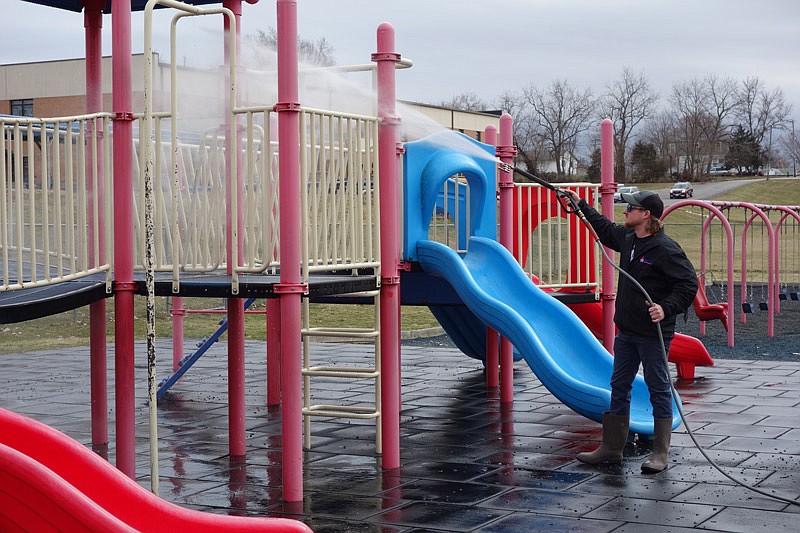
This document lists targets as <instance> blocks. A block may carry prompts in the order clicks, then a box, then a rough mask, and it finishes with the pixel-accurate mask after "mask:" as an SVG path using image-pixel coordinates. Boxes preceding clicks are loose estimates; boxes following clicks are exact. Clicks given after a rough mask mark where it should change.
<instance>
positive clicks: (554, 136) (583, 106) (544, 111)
mask: <svg viewBox="0 0 800 533" xmlns="http://www.w3.org/2000/svg"><path fill="white" fill-rule="evenodd" d="M523 94H524V95H525V100H526V102H527V104H528V105H530V107H531V110H532V114H533V118H535V121H536V123H537V125H538V128H539V130H540V131H541V134H542V136H543V138H544V141H545V145H546V146H547V147H548V149H549V150H550V152H551V154H552V156H553V159H555V163H556V174H557V176H558V177H559V178H563V177H564V175H565V172H564V157H565V156H566V155H567V153H568V152H574V150H575V146H576V145H577V141H578V136H579V135H580V134H581V133H583V132H584V131H586V130H587V129H589V126H590V119H591V117H592V115H593V114H594V110H595V106H596V104H595V99H594V97H593V96H592V90H591V89H588V88H587V89H583V90H579V89H576V88H574V87H572V86H570V85H569V83H568V82H567V80H558V81H555V82H553V83H552V84H551V85H550V87H549V88H548V89H546V90H540V89H538V88H536V87H534V86H530V87H528V88H526V89H523Z"/></svg>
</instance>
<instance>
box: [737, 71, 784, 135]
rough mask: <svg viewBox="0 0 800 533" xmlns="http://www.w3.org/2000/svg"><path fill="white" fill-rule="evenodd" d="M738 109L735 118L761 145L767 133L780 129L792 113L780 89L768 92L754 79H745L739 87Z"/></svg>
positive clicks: (761, 83)
mask: <svg viewBox="0 0 800 533" xmlns="http://www.w3.org/2000/svg"><path fill="white" fill-rule="evenodd" d="M739 102H740V108H739V112H738V113H737V116H736V118H737V119H738V121H739V123H740V124H741V125H742V127H743V128H744V129H745V131H747V132H749V133H751V134H752V135H753V136H754V137H755V138H756V140H757V141H758V143H759V144H763V142H764V137H765V136H766V134H767V132H769V131H770V130H771V129H773V128H781V127H782V126H784V125H785V124H786V122H787V121H788V120H787V119H788V117H789V114H790V113H791V112H792V106H791V104H787V103H786V98H785V97H784V95H783V91H782V90H781V89H779V88H778V89H773V90H772V91H769V90H768V89H767V87H766V85H765V84H764V83H763V82H762V81H761V80H759V79H758V78H756V77H751V78H746V79H745V80H744V81H743V82H742V83H741V85H740V86H739Z"/></svg>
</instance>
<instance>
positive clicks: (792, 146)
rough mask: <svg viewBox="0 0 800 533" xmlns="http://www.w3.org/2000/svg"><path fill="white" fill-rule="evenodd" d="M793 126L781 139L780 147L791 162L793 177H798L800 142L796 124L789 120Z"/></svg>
mask: <svg viewBox="0 0 800 533" xmlns="http://www.w3.org/2000/svg"><path fill="white" fill-rule="evenodd" d="M789 122H790V123H791V126H790V127H789V128H788V130H787V132H786V133H785V134H784V135H783V136H782V137H781V143H780V145H779V146H780V147H781V149H782V150H783V151H784V152H785V153H786V155H787V156H788V157H789V159H790V160H791V165H792V175H793V176H797V164H798V163H799V162H800V142H799V141H798V139H797V132H796V131H795V129H794V128H795V124H794V120H793V119H789Z"/></svg>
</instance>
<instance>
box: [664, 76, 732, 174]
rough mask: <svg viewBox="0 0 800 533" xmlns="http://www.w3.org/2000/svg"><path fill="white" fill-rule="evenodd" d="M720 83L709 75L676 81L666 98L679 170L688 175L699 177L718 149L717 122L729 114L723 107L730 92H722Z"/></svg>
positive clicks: (720, 121)
mask: <svg viewBox="0 0 800 533" xmlns="http://www.w3.org/2000/svg"><path fill="white" fill-rule="evenodd" d="M724 85H725V84H724V83H720V82H718V81H717V80H716V78H714V77H711V76H710V77H707V78H705V79H704V80H699V79H697V78H695V79H693V80H690V81H686V82H682V83H677V84H675V85H674V86H673V88H672V97H671V99H670V100H671V102H672V106H673V113H674V117H673V118H674V123H675V127H676V131H677V133H678V145H679V151H680V152H681V153H680V155H679V159H680V157H681V156H682V157H683V161H681V165H682V169H681V171H682V172H684V173H686V174H688V175H690V176H694V177H698V178H699V177H702V176H703V175H704V174H705V173H706V172H707V170H708V167H709V165H710V164H711V159H712V158H713V156H714V155H715V153H717V152H719V146H718V144H719V135H720V131H721V129H722V128H721V126H720V124H722V121H723V120H724V119H725V117H727V116H728V115H729V114H730V108H729V107H727V106H728V102H729V100H730V96H725V91H724V90H723V89H722V86H724ZM723 103H724V105H723ZM731 105H732V104H731ZM720 155H721V154H720Z"/></svg>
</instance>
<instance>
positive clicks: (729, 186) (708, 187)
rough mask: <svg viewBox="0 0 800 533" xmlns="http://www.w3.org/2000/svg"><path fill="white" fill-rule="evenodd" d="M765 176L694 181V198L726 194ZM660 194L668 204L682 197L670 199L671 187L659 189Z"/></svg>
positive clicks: (762, 179) (710, 197) (702, 198)
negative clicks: (707, 181)
mask: <svg viewBox="0 0 800 533" xmlns="http://www.w3.org/2000/svg"><path fill="white" fill-rule="evenodd" d="M764 179H765V178H760V177H759V178H752V179H744V180H729V181H714V182H710V183H694V184H693V186H694V197H693V198H694V199H695V200H712V199H714V198H716V197H717V196H719V195H720V194H724V193H726V192H728V191H732V190H733V189H736V188H738V187H742V186H744V185H750V184H751V183H756V182H759V181H764ZM658 194H659V196H661V198H662V199H663V200H664V203H665V204H666V205H670V204H672V203H674V202H677V201H679V200H681V198H678V199H675V200H670V199H669V189H663V190H661V189H659V190H658Z"/></svg>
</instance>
